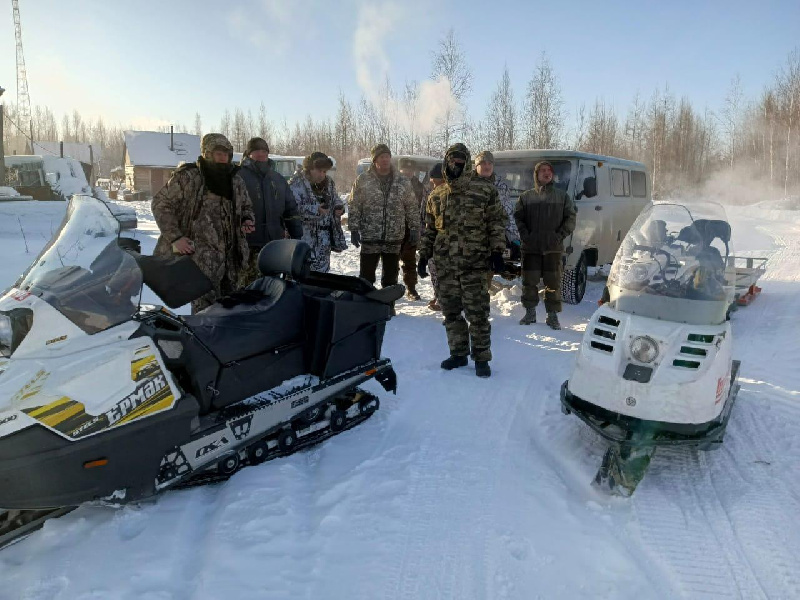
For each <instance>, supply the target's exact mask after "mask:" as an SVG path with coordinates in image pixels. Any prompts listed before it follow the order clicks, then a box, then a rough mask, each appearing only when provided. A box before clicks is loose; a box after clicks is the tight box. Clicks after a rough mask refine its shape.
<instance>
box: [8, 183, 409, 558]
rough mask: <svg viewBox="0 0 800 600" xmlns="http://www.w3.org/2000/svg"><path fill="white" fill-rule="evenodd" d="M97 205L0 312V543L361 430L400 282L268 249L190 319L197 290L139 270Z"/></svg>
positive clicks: (182, 279)
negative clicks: (151, 298) (51, 520)
mask: <svg viewBox="0 0 800 600" xmlns="http://www.w3.org/2000/svg"><path fill="white" fill-rule="evenodd" d="M119 231H120V227H119V223H118V222H117V220H116V219H115V218H114V217H113V216H112V214H111V213H110V211H109V209H108V207H107V206H106V205H104V204H103V203H102V202H100V201H99V200H96V199H93V198H90V197H88V196H75V197H73V199H72V200H71V202H70V205H69V207H68V210H67V214H66V218H65V220H64V222H63V223H62V225H61V227H60V228H59V230H58V231H57V232H56V233H55V234H54V236H53V239H52V240H51V241H50V243H49V244H48V245H47V246H46V247H45V249H44V250H43V251H42V253H41V254H40V255H39V257H38V258H37V259H36V260H35V261H34V263H33V265H32V266H31V267H30V268H29V269H28V271H27V272H26V273H25V274H24V275H23V276H22V277H21V278H20V279H19V280H18V281H17V282H16V284H15V285H14V286H13V287H12V288H10V289H9V290H8V291H6V292H5V293H4V294H3V295H2V296H1V297H0V507H2V509H4V510H5V512H2V514H0V546H2V545H4V544H6V543H9V542H10V541H13V540H14V539H16V538H18V537H19V536H20V535H23V534H25V533H26V532H27V531H28V530H30V528H32V527H35V526H37V525H39V524H41V522H43V520H44V519H46V518H47V517H48V516H53V515H59V514H63V513H64V512H65V511H67V510H69V509H70V508H71V507H75V506H77V505H80V504H82V503H85V502H93V501H100V502H104V503H109V502H110V503H114V504H116V503H126V502H132V501H136V500H139V499H142V498H146V497H148V496H152V495H153V494H156V493H158V492H161V491H164V490H167V489H171V488H176V487H182V486H191V485H196V484H199V483H205V482H209V481H218V480H220V479H225V478H227V477H229V476H230V475H231V474H233V473H234V472H235V471H237V469H239V468H240V467H242V466H244V465H252V464H257V463H261V462H264V461H266V460H269V459H271V458H275V457H278V456H283V455H286V454H289V453H291V452H294V451H295V450H297V449H299V448H302V447H304V446H307V445H309V444H312V443H317V442H320V441H322V440H324V439H326V438H328V437H330V436H332V435H334V434H336V433H339V432H341V431H344V430H346V429H349V428H351V427H353V426H354V425H357V424H358V423H360V422H362V421H363V420H364V419H366V418H367V417H369V416H370V415H371V414H372V413H373V412H374V411H375V410H376V409H377V408H378V405H379V401H378V398H377V397H376V396H375V395H373V394H371V393H369V392H367V391H364V390H362V389H361V388H359V387H358V386H359V385H361V384H362V383H364V382H366V381H368V380H370V379H376V380H377V381H378V382H379V383H380V384H381V385H382V386H383V388H384V389H386V390H387V391H395V390H396V386H397V381H396V376H395V373H394V370H393V369H392V365H391V363H390V361H389V360H388V359H386V358H382V357H381V346H382V343H383V336H384V329H385V325H386V323H387V321H388V320H389V319H390V318H391V316H390V311H391V307H392V303H393V302H394V301H395V300H397V299H398V298H400V297H402V295H403V293H404V288H403V286H401V285H396V286H392V287H389V288H385V289H381V290H376V289H374V288H373V286H372V285H371V284H369V283H368V282H366V281H365V280H363V279H360V278H357V277H347V276H343V275H335V274H323V273H316V272H311V271H310V270H309V264H310V254H311V249H310V247H309V246H308V245H306V244H304V243H302V242H299V241H294V240H282V241H277V242H272V243H270V244H268V245H267V246H266V247H265V248H264V249H263V250H262V252H261V254H260V255H259V267H260V270H261V272H262V273H263V277H262V278H261V279H259V280H257V281H256V282H254V283H253V284H252V285H250V286H249V287H248V288H247V289H246V290H242V291H240V292H237V293H236V294H233V295H232V296H230V297H227V298H224V299H222V300H221V301H220V302H218V303H216V304H214V305H213V306H211V307H209V308H208V309H206V310H204V311H202V312H200V313H198V314H196V315H192V316H178V315H176V314H173V313H172V312H170V311H169V310H167V309H166V308H162V307H160V306H145V305H142V304H141V303H140V298H141V292H142V286H143V283H144V284H147V285H148V286H149V287H150V288H151V289H152V290H153V291H154V292H155V293H156V294H157V295H158V296H159V297H160V298H161V299H162V300H163V301H164V302H165V303H166V304H167V305H168V306H171V307H173V308H175V307H178V306H182V305H184V304H185V303H187V302H189V301H190V300H192V299H194V298H197V297H199V296H200V295H202V294H203V293H205V292H207V291H208V290H209V289H211V283H210V282H209V281H208V279H207V278H206V277H205V276H204V275H203V274H202V273H201V272H200V270H199V269H198V268H197V266H196V265H195V264H194V263H193V262H192V260H191V259H190V258H189V257H176V258H170V259H161V258H156V257H151V256H142V255H140V254H139V253H138V252H136V251H135V249H134V247H135V246H136V245H137V242H136V241H135V240H132V239H127V238H122V239H121V238H119Z"/></svg>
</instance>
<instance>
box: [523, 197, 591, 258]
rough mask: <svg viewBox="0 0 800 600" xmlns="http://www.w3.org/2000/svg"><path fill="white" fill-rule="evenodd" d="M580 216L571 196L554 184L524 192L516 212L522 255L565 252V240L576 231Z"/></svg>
mask: <svg viewBox="0 0 800 600" xmlns="http://www.w3.org/2000/svg"><path fill="white" fill-rule="evenodd" d="M576 217H577V212H576V211H575V204H573V202H572V200H570V197H569V195H568V194H567V193H566V192H565V191H564V190H562V189H560V188H557V187H555V185H553V183H552V182H551V183H548V184H547V185H545V186H540V185H539V184H538V183H537V184H536V187H534V188H533V189H532V190H528V191H527V192H523V193H522V195H521V196H520V197H519V200H517V205H516V208H515V209H514V219H515V220H516V222H517V228H518V229H519V235H520V239H521V240H522V252H523V253H524V254H549V253H551V252H563V251H564V238H566V237H567V236H569V234H571V233H572V232H573V231H574V230H575V220H576Z"/></svg>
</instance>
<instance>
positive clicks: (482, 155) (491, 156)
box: [475, 150, 494, 165]
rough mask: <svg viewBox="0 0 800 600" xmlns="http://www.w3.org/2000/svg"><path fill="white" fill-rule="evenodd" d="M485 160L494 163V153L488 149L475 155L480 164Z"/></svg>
mask: <svg viewBox="0 0 800 600" xmlns="http://www.w3.org/2000/svg"><path fill="white" fill-rule="evenodd" d="M484 160H485V161H486V162H489V163H492V164H494V154H492V153H491V152H489V151H488V150H484V151H483V152H481V153H480V154H478V156H476V157H475V164H476V165H478V164H480V163H481V161H484Z"/></svg>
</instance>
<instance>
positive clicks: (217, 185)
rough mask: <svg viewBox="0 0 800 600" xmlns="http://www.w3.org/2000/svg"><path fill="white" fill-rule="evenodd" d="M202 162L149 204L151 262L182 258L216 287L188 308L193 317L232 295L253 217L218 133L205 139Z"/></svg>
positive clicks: (229, 149) (180, 173) (181, 170)
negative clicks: (153, 226)
mask: <svg viewBox="0 0 800 600" xmlns="http://www.w3.org/2000/svg"><path fill="white" fill-rule="evenodd" d="M200 147H201V156H200V157H198V159H197V162H196V163H189V164H184V165H182V166H180V167H178V169H177V170H176V171H175V173H173V175H172V177H170V179H169V182H168V183H167V185H165V186H164V187H163V188H162V189H161V191H160V192H158V194H156V196H155V198H153V202H152V209H153V216H154V217H155V219H156V223H157V224H158V228H159V230H160V231H161V235H160V236H159V238H158V242H157V244H156V248H155V251H154V252H153V254H154V255H155V256H172V255H174V254H186V255H190V256H191V257H192V260H193V261H194V262H195V263H196V264H197V266H198V267H200V270H201V271H202V272H203V273H204V274H205V275H206V277H208V278H209V279H210V280H211V282H212V283H213V284H214V289H213V290H212V291H211V292H209V293H208V294H206V295H204V296H202V297H200V298H198V299H197V300H194V301H193V302H192V314H194V313H197V312H199V311H201V310H203V309H204V308H207V307H209V306H211V305H212V304H214V302H215V301H216V299H217V298H218V297H220V296H225V295H227V294H230V293H231V292H233V291H234V290H235V289H236V288H237V287H238V283H239V279H240V277H241V273H242V271H243V270H244V269H246V268H247V262H248V258H249V254H250V251H249V247H248V243H247V237H246V236H247V234H250V233H252V232H253V231H254V230H255V216H254V214H253V205H252V203H251V202H250V196H249V195H248V193H247V186H246V185H245V183H244V180H243V179H242V178H241V176H240V175H239V173H238V167H234V166H233V165H232V164H231V159H232V158H233V146H232V145H231V143H230V142H229V141H228V139H227V138H226V137H225V136H224V135H222V134H221V133H209V134H206V135H204V136H203V139H202V142H201V145H200Z"/></svg>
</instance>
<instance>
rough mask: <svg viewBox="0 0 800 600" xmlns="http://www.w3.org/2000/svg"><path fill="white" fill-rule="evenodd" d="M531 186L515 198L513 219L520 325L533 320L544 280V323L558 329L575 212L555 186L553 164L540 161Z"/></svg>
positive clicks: (565, 196)
mask: <svg viewBox="0 0 800 600" xmlns="http://www.w3.org/2000/svg"><path fill="white" fill-rule="evenodd" d="M533 184H534V185H533V189H532V190H528V191H527V192H523V194H522V195H521V196H520V197H519V200H517V206H516V208H515V210H514V218H515V219H516V221H517V228H518V229H519V234H520V237H521V238H522V305H523V306H524V307H525V316H523V317H522V319H520V321H519V324H520V325H531V324H533V323H536V305H537V304H539V279H542V280H544V307H545V310H546V311H547V319H546V321H545V322H546V323H547V325H548V326H549V327H550V328H551V329H561V324H560V323H559V321H558V313H560V312H561V276H562V269H563V267H562V264H563V263H562V256H563V253H564V239H565V238H566V237H567V236H569V234H570V233H572V232H573V231H574V230H575V221H576V217H577V213H576V211H575V205H574V204H573V202H572V200H571V199H570V197H569V195H568V194H567V193H566V192H565V191H564V190H562V189H560V188H557V187H556V186H555V181H554V175H553V165H552V164H550V163H549V162H547V161H546V160H543V161H542V162H540V163H537V164H536V166H535V167H534V169H533Z"/></svg>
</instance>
